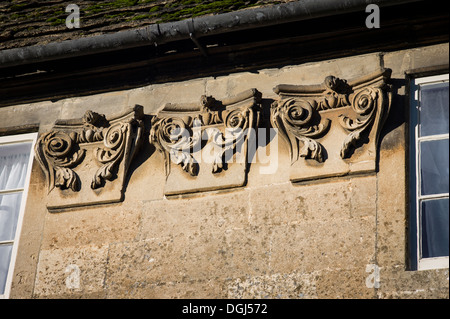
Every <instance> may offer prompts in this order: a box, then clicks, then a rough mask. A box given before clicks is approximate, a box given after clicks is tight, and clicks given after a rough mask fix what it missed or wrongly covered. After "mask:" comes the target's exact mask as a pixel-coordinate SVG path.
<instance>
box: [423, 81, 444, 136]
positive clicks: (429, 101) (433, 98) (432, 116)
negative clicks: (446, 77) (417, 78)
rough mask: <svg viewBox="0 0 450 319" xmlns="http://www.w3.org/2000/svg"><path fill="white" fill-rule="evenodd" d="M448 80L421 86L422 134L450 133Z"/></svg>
mask: <svg viewBox="0 0 450 319" xmlns="http://www.w3.org/2000/svg"><path fill="white" fill-rule="evenodd" d="M448 102H449V101H448V82H447V83H439V84H430V85H424V86H422V87H421V88H420V136H428V135H435V134H444V133H448Z"/></svg>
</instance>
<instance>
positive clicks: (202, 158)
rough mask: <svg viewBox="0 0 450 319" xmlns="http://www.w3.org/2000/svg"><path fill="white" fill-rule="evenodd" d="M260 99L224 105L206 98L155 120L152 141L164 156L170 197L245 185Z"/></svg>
mask: <svg viewBox="0 0 450 319" xmlns="http://www.w3.org/2000/svg"><path fill="white" fill-rule="evenodd" d="M260 99H261V94H260V92H258V91H257V90H256V89H251V90H247V91H245V92H242V93H241V94H239V95H237V96H235V97H232V98H228V99H224V100H222V101H218V100H216V99H215V98H213V97H211V96H202V97H201V98H200V103H194V104H176V105H174V104H166V105H165V106H164V107H163V108H162V109H160V110H159V111H158V113H157V114H156V116H155V117H154V118H153V120H152V126H151V130H150V142H151V143H152V144H154V145H155V147H156V148H157V149H158V150H159V151H160V152H161V153H163V155H164V162H165V171H166V186H165V194H167V195H173V194H181V193H190V192H197V191H205V190H213V189H219V188H229V187H237V186H242V185H243V184H244V183H245V181H246V175H247V165H248V159H247V143H248V140H249V138H251V136H252V134H254V129H255V128H256V127H257V125H258V121H259V103H260ZM238 154H240V155H241V156H240V157H239V156H238ZM238 157H239V158H238ZM215 177H220V178H215Z"/></svg>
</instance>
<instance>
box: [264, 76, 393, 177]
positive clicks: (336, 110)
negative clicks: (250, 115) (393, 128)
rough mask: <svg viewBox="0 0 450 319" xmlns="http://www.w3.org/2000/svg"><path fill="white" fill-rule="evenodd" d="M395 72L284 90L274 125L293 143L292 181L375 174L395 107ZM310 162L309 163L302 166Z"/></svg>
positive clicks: (275, 108)
mask: <svg viewBox="0 0 450 319" xmlns="http://www.w3.org/2000/svg"><path fill="white" fill-rule="evenodd" d="M390 74H391V71H390V70H388V69H384V70H381V71H377V72H374V73H372V74H369V75H368V76H365V77H362V78H359V79H356V80H352V81H346V80H342V79H339V78H336V77H334V76H328V77H326V78H325V81H324V82H323V83H322V84H320V85H306V86H303V85H278V86H277V87H275V89H274V91H275V93H277V94H278V95H279V99H278V100H277V101H275V102H274V103H273V104H272V107H271V123H272V125H273V126H274V127H275V128H277V129H278V131H279V134H280V136H281V137H283V138H284V140H285V141H286V142H287V144H288V147H289V153H290V158H291V166H292V170H291V180H293V181H298V180H306V179H311V178H320V177H326V176H332V175H345V174H349V173H355V172H362V171H373V170H375V168H376V154H377V145H378V137H379V134H380V130H381V126H382V124H383V123H384V121H385V119H386V117H387V115H388V112H389V108H390V104H391V92H390V85H389V84H387V80H388V79H389V78H390ZM299 158H304V161H301V162H300V161H299Z"/></svg>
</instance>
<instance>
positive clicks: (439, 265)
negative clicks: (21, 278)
mask: <svg viewBox="0 0 450 319" xmlns="http://www.w3.org/2000/svg"><path fill="white" fill-rule="evenodd" d="M445 82H449V75H448V74H443V75H435V76H427V77H421V78H416V79H414V80H413V82H412V85H411V92H413V94H411V97H412V99H411V104H412V107H411V111H412V112H416V114H417V115H419V113H420V87H421V86H424V85H431V84H438V83H445ZM417 115H415V116H414V118H415V119H416V120H415V121H414V136H413V138H414V141H412V142H413V144H412V145H413V147H414V149H413V153H414V156H415V158H414V165H415V167H414V172H415V177H414V178H415V194H412V196H413V197H414V199H413V200H414V205H413V207H415V211H414V212H412V213H414V214H415V225H416V227H415V229H416V234H415V236H414V237H415V241H416V242H415V246H416V252H415V258H416V263H417V270H428V269H443V268H449V257H448V256H444V257H432V258H421V238H422V236H421V227H420V217H421V201H422V200H426V199H441V198H448V197H449V193H440V194H433V195H421V194H420V189H421V178H420V171H419V170H420V166H421V165H420V147H419V145H420V142H422V141H437V140H444V139H449V134H448V133H446V134H437V135H430V136H424V137H419V120H418V117H417ZM411 171H412V170H411Z"/></svg>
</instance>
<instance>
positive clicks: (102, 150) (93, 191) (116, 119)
mask: <svg viewBox="0 0 450 319" xmlns="http://www.w3.org/2000/svg"><path fill="white" fill-rule="evenodd" d="M143 116H144V114H143V108H142V106H135V107H134V108H132V109H129V110H127V111H126V112H124V113H121V114H117V115H114V116H112V117H111V118H108V119H107V118H106V117H105V116H104V115H102V114H98V113H95V112H93V111H87V112H86V113H85V115H84V116H83V118H82V119H73V120H58V121H57V122H56V123H55V125H54V126H53V128H52V130H51V131H50V132H47V133H45V134H43V135H41V136H40V137H39V139H38V141H37V143H36V147H35V152H36V158H37V160H38V161H39V163H40V165H41V167H42V170H43V171H44V174H45V176H46V179H47V185H48V205H47V207H48V208H49V209H50V210H51V209H63V208H69V207H77V206H85V205H90V204H98V203H108V202H117V201H120V200H121V199H122V196H123V193H122V188H123V184H124V179H125V176H126V175H127V171H128V168H129V165H130V162H131V160H132V159H133V157H134V155H135V154H136V151H137V150H138V148H139V146H140V145H141V141H142V132H143V121H142V119H143Z"/></svg>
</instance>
